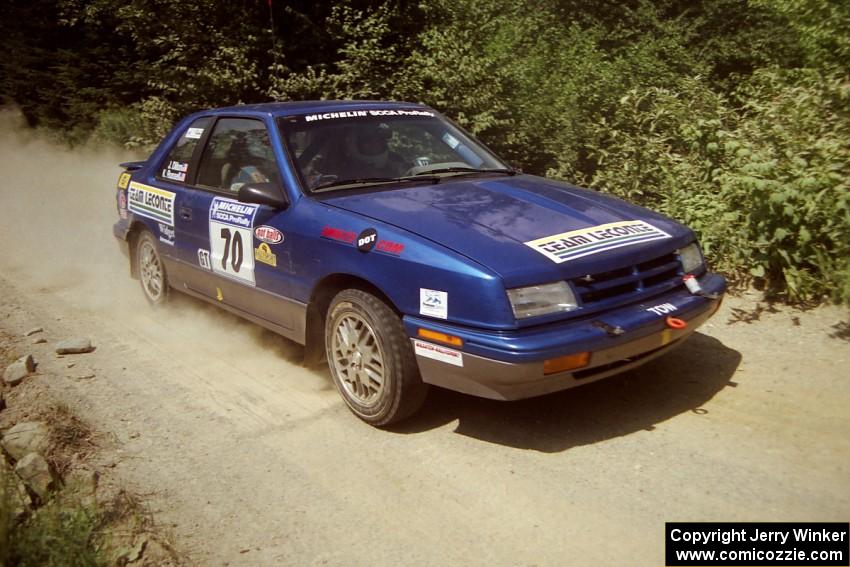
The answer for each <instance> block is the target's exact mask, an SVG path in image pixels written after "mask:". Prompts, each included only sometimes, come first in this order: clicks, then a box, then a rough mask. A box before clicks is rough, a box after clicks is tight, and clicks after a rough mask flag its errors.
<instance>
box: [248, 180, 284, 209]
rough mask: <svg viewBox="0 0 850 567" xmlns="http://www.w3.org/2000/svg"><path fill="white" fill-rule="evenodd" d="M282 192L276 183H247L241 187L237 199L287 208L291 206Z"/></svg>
mask: <svg viewBox="0 0 850 567" xmlns="http://www.w3.org/2000/svg"><path fill="white" fill-rule="evenodd" d="M282 194H283V191H281V189H280V187H278V186H277V185H276V184H274V183H246V184H245V185H243V186H242V187H240V188H239V193H238V195H237V199H239V201H241V202H243V203H255V204H257V205H268V206H270V207H272V208H274V209H285V208H286V207H288V206H289V202H288V201H287V200H286V199H284V198H283V197H282Z"/></svg>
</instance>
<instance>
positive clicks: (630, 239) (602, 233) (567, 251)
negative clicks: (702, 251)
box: [525, 220, 671, 264]
mask: <svg viewBox="0 0 850 567" xmlns="http://www.w3.org/2000/svg"><path fill="white" fill-rule="evenodd" d="M662 238H671V236H670V235H669V234H667V233H666V232H664V231H663V230H661V229H660V228H657V227H655V226H653V225H651V224H649V223H648V222H644V221H639V220H634V221H621V222H611V223H608V224H600V225H598V226H591V227H588V228H582V229H579V230H572V231H570V232H564V233H561V234H555V235H552V236H546V237H543V238H538V239H537V240H530V241H528V242H526V243H525V245H526V246H529V247H531V248H532V249H534V250H536V251H537V252H540V253H541V254H543V255H544V256H546V257H547V258H549V259H550V260H552V261H553V262H555V263H556V264H560V263H562V262H567V261H569V260H575V259H576V258H582V257H584V256H590V255H591V254H598V253H599V252H605V251H606V250H613V249H615V248H621V247H623V246H631V245H632V244H640V243H642V242H649V241H651V240H660V239H662Z"/></svg>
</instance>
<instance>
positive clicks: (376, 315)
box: [325, 289, 428, 426]
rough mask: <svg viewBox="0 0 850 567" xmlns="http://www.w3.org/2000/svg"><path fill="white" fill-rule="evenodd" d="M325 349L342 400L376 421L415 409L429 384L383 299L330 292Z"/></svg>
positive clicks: (354, 292)
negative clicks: (422, 377) (331, 295)
mask: <svg viewBox="0 0 850 567" xmlns="http://www.w3.org/2000/svg"><path fill="white" fill-rule="evenodd" d="M325 349H326V352H327V357H328V365H329V366H330V369H331V375H332V376H333V380H334V383H335V384H336V387H337V390H339V393H340V394H341V395H342V398H343V399H344V400H345V403H346V404H347V405H348V407H349V408H350V409H351V411H352V412H354V414H355V415H356V416H357V417H359V418H360V419H362V420H363V421H365V422H367V423H369V424H371V425H376V426H381V425H389V424H391V423H395V422H398V421H400V420H402V419H404V418H406V417H408V416H410V415H412V414H413V413H414V412H416V410H418V409H419V408H420V407H421V406H422V403H423V402H424V401H425V396H426V394H427V393H428V386H427V385H426V384H424V383H423V382H422V379H421V378H420V377H419V368H418V367H417V365H416V359H415V357H414V355H413V350H412V349H411V347H410V341H409V340H408V338H407V336H406V335H405V333H404V328H403V327H402V325H401V320H400V319H399V317H398V315H396V313H395V312H394V311H393V310H392V309H390V308H389V307H388V306H387V305H386V304H385V303H384V302H383V301H381V300H380V299H378V298H377V297H375V296H374V295H372V294H370V293H367V292H365V291H361V290H357V289H347V290H344V291H341V292H340V293H339V294H337V296H336V297H334V299H333V301H332V302H331V305H330V308H329V310H328V316H327V318H326V321H325Z"/></svg>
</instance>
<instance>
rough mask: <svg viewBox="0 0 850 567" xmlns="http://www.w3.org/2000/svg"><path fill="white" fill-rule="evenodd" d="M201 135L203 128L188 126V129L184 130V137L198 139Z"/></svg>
mask: <svg viewBox="0 0 850 567" xmlns="http://www.w3.org/2000/svg"><path fill="white" fill-rule="evenodd" d="M203 135H204V129H203V128H189V129H188V130H186V134H184V137H185V138H189V139H190V140H200V139H201V136H203Z"/></svg>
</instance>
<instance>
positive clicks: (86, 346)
mask: <svg viewBox="0 0 850 567" xmlns="http://www.w3.org/2000/svg"><path fill="white" fill-rule="evenodd" d="M93 350H94V347H93V346H92V344H91V341H90V340H89V339H86V338H82V337H78V338H73V339H65V340H64V341H59V342H58V343H56V354H84V353H87V352H91V351H93Z"/></svg>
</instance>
